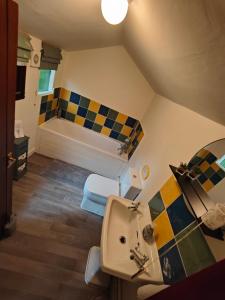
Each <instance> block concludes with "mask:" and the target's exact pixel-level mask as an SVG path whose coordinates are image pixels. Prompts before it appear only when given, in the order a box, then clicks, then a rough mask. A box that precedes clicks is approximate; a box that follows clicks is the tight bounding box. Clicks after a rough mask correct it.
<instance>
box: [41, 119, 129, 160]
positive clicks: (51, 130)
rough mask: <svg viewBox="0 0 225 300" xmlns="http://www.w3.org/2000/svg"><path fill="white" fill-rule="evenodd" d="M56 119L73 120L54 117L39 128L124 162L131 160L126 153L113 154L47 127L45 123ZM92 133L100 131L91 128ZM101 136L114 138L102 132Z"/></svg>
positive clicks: (107, 138)
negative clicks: (121, 154)
mask: <svg viewBox="0 0 225 300" xmlns="http://www.w3.org/2000/svg"><path fill="white" fill-rule="evenodd" d="M54 120H60V121H62V122H67V123H72V122H70V121H68V120H66V119H63V118H59V119H58V118H57V117H54V118H52V119H50V120H48V121H46V122H44V123H42V124H41V125H38V128H39V129H41V130H45V131H48V132H50V133H53V134H56V135H59V136H61V137H64V138H68V139H69V140H71V141H76V142H77V143H79V144H81V145H83V146H86V147H89V148H91V149H93V150H95V151H99V152H102V153H104V154H107V155H110V156H111V157H112V158H115V159H119V160H121V161H123V162H126V163H128V162H129V160H128V155H124V154H123V156H120V155H119V154H118V155H115V154H112V153H110V152H107V151H104V150H102V149H100V148H97V147H95V146H92V145H90V144H87V143H84V142H83V141H80V140H76V139H74V138H71V137H69V136H66V135H63V134H62V133H59V132H57V131H55V130H53V129H49V128H45V126H44V125H46V123H51V122H52V121H54ZM74 125H75V126H77V127H82V129H84V130H88V131H90V129H88V128H85V127H83V126H80V125H79V124H76V123H74ZM91 134H95V135H98V134H99V133H98V132H95V131H94V130H91ZM101 137H102V138H104V139H106V140H110V141H111V140H112V138H110V137H107V136H105V135H102V134H101ZM114 141H115V142H118V144H119V143H120V144H122V142H120V141H116V140H114ZM124 156H125V157H124Z"/></svg>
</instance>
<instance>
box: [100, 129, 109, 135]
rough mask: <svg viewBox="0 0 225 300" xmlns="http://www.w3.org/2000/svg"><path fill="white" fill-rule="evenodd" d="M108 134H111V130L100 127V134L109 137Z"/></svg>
mask: <svg viewBox="0 0 225 300" xmlns="http://www.w3.org/2000/svg"><path fill="white" fill-rule="evenodd" d="M110 132H111V129H109V128H107V127H102V131H101V133H102V134H104V135H107V136H109V135H110Z"/></svg>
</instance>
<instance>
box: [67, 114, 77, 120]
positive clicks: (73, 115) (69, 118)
mask: <svg viewBox="0 0 225 300" xmlns="http://www.w3.org/2000/svg"><path fill="white" fill-rule="evenodd" d="M75 116H76V115H75V114H71V113H70V112H67V113H66V120H68V121H72V122H74V120H75Z"/></svg>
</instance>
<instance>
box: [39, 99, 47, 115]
mask: <svg viewBox="0 0 225 300" xmlns="http://www.w3.org/2000/svg"><path fill="white" fill-rule="evenodd" d="M46 110H47V102H43V103H41V107H40V115H41V114H43V113H45V112H46Z"/></svg>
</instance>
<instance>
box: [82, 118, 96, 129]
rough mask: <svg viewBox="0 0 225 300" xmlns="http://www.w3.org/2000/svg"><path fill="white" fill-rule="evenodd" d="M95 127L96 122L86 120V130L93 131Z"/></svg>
mask: <svg viewBox="0 0 225 300" xmlns="http://www.w3.org/2000/svg"><path fill="white" fill-rule="evenodd" d="M93 125H94V122H91V121H89V120H85V122H84V127H86V128H89V129H92V127H93Z"/></svg>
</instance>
